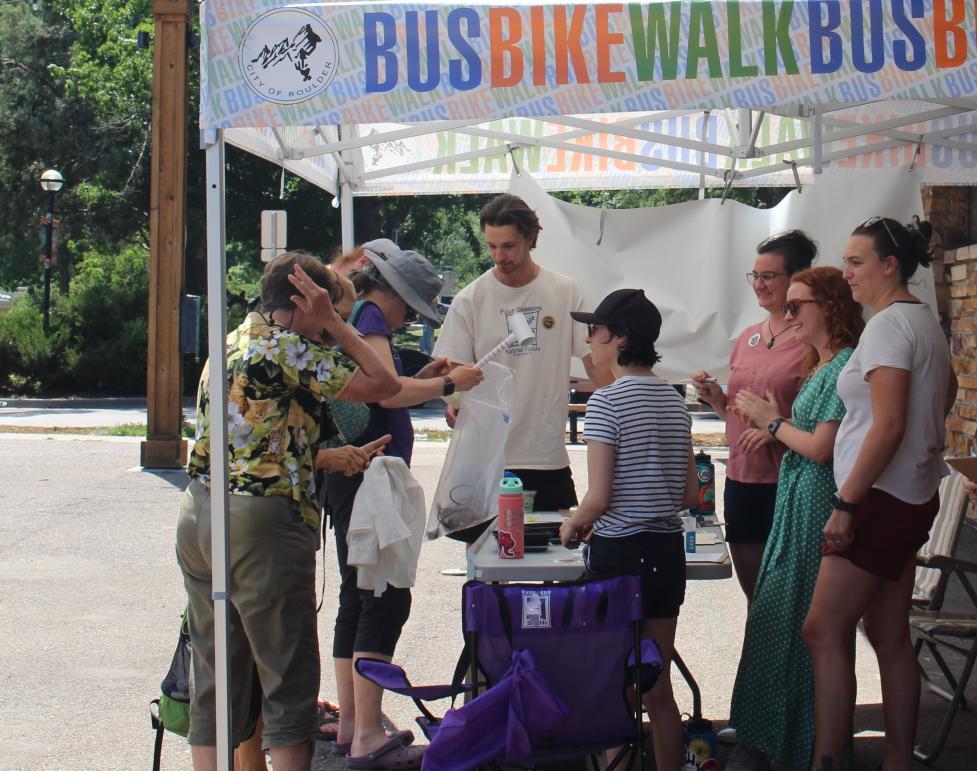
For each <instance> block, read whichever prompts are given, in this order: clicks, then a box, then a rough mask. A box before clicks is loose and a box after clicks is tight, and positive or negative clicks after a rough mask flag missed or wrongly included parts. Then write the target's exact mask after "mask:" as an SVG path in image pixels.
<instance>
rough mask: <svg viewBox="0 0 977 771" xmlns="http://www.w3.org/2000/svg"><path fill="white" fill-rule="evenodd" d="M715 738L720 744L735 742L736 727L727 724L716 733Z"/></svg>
mask: <svg viewBox="0 0 977 771" xmlns="http://www.w3.org/2000/svg"><path fill="white" fill-rule="evenodd" d="M716 739H717V740H718V741H719V743H720V744H736V741H737V739H736V729H735V728H733V726H731V725H728V726H726V727H725V728H723V729H722V730H721V731H720V732H719V733H717V734H716Z"/></svg>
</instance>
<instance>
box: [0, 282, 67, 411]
mask: <svg viewBox="0 0 977 771" xmlns="http://www.w3.org/2000/svg"><path fill="white" fill-rule="evenodd" d="M56 358H57V357H56V355H55V352H54V347H53V345H52V343H51V338H50V337H48V336H47V335H45V334H44V320H43V316H42V314H41V311H40V310H39V309H38V308H36V307H35V306H34V304H33V303H32V301H31V299H30V298H29V297H21V298H18V299H17V300H15V301H14V304H13V307H12V308H11V309H10V311H9V312H7V313H4V314H2V315H0V388H3V389H10V390H12V391H26V392H36V391H38V390H40V389H41V388H42V386H43V384H44V383H45V382H46V381H47V379H48V376H49V375H50V374H51V372H52V370H56V369H57V368H58V365H57V364H56Z"/></svg>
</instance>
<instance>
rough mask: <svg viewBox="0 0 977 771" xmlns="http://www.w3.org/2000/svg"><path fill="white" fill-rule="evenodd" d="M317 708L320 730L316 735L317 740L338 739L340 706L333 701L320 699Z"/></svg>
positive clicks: (331, 740) (328, 740)
mask: <svg viewBox="0 0 977 771" xmlns="http://www.w3.org/2000/svg"><path fill="white" fill-rule="evenodd" d="M316 709H317V711H318V713H319V730H318V731H317V732H316V735H315V738H316V741H319V742H334V741H336V738H337V736H338V735H339V707H337V706H336V705H335V704H333V703H332V702H331V701H327V700H326V699H320V700H319V702H318V706H317V708H316ZM323 729H325V730H323Z"/></svg>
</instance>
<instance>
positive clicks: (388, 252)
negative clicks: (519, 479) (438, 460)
mask: <svg viewBox="0 0 977 771" xmlns="http://www.w3.org/2000/svg"><path fill="white" fill-rule="evenodd" d="M362 248H363V253H364V255H365V257H366V258H367V259H368V260H369V262H370V265H369V267H367V268H365V269H364V270H362V271H360V272H357V273H353V274H351V275H350V279H351V280H352V282H353V285H354V286H355V287H356V290H357V304H356V307H355V308H354V309H353V312H352V315H351V317H350V320H351V323H352V324H353V326H354V327H355V328H356V329H357V330H358V331H359V332H360V334H361V335H363V339H364V340H365V341H366V344H367V345H368V346H369V347H370V348H371V349H373V350H374V351H375V352H376V353H377V355H379V357H380V358H381V360H382V361H383V362H384V363H385V364H386V366H387V368H388V370H389V371H391V372H394V371H395V372H396V373H397V375H398V377H397V381H398V383H399V384H400V392H399V393H398V394H397V395H396V396H395V397H392V398H390V399H384V400H382V401H380V402H379V403H378V404H375V405H371V419H370V425H369V427H368V428H367V430H366V433H364V434H363V436H362V437H360V438H359V439H358V440H357V443H359V444H369V443H371V442H373V441H374V440H378V439H382V438H384V437H385V436H386V435H390V437H391V438H390V440H389V442H388V443H387V445H386V448H385V449H384V453H385V454H386V455H388V456H395V457H398V458H402V459H403V460H404V462H405V463H407V465H410V461H411V451H412V450H413V446H414V429H413V427H412V425H411V419H410V411H409V410H408V407H411V406H413V405H415V404H423V403H424V402H426V401H429V400H431V399H436V398H438V397H441V396H447V395H448V394H450V393H452V392H454V391H455V390H458V391H467V390H469V389H470V388H473V387H474V386H476V385H477V384H478V383H480V382H481V381H482V378H483V374H482V371H481V370H480V369H478V368H477V367H475V366H473V365H465V366H460V367H456V368H454V369H453V370H451V377H447V375H446V374H445V373H446V372H447V371H448V368H449V367H448V361H447V359H441V360H435V361H433V362H432V363H431V364H429V365H427V366H426V367H424V368H423V369H422V370H421V371H420V372H418V373H417V376H416V377H413V378H410V377H404V375H403V367H402V366H401V363H400V357H399V356H398V355H397V351H396V350H395V349H394V347H393V345H392V343H391V338H392V336H393V333H394V331H395V330H397V329H400V328H401V327H403V326H404V325H406V324H408V323H410V322H411V321H412V320H414V319H416V317H417V314H420V315H421V316H423V317H424V318H425V319H427V320H428V321H429V322H431V323H432V324H434V325H435V326H440V325H441V318H440V317H439V316H438V314H437V311H436V310H435V309H434V307H433V305H432V302H433V301H434V300H435V299H436V298H437V294H438V292H439V291H440V290H441V279H440V278H439V277H438V274H437V272H436V271H435V270H434V266H432V265H431V263H430V262H428V260H427V259H425V258H424V257H423V256H422V255H420V254H418V253H417V252H413V251H407V250H401V249H400V247H398V246H397V244H395V243H394V242H393V241H390V240H389V239H386V238H379V239H376V240H374V241H369V242H367V243H365V244H363V246H362ZM362 482H363V474H362V473H357V474H353V475H352V476H346V475H345V474H344V473H330V474H329V476H328V479H327V483H326V506H327V508H328V510H329V512H330V514H331V515H332V522H333V526H334V527H335V529H336V553H337V557H338V559H339V573H340V578H341V584H340V592H339V609H338V611H337V614H336V627H335V634H334V636H333V662H334V665H335V670H336V685H337V689H338V692H339V707H340V709H339V725H338V728H337V733H336V743H335V745H334V748H333V752H334V753H335V754H338V755H346V756H347V760H346V763H347V765H348V766H349V768H358V769H361V768H420V765H421V759H422V755H423V749H422V748H420V747H413V746H409V745H410V744H411V742H413V740H414V735H413V734H412V733H411V732H410V731H399V732H395V733H393V734H391V735H388V734H387V733H386V731H385V729H384V726H383V721H382V712H381V696H382V690H381V689H380V687H379V686H378V685H375V684H374V683H372V682H370V681H368V680H366V679H364V678H362V677H360V676H359V675H358V674H356V673H355V672H354V670H353V662H354V661H355V660H356V659H358V658H379V659H383V660H385V661H389V660H390V659H391V657H392V656H393V653H394V648H395V646H396V644H397V641H398V640H399V639H400V633H401V630H402V629H403V626H404V624H405V623H406V621H407V618H408V615H409V614H410V605H411V593H410V589H403V588H397V587H393V586H389V585H388V586H387V589H386V591H385V592H384V593H383V594H382V595H381V596H380V597H374V595H373V592H372V591H360V590H359V589H358V588H357V585H356V568H353V567H350V566H349V565H348V564H347V553H348V548H347V543H346V536H347V533H348V531H349V523H350V517H351V515H352V511H353V500H354V498H355V497H356V492H357V490H358V489H359V487H360V485H361V484H362Z"/></svg>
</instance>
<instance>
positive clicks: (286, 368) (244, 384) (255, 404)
mask: <svg viewBox="0 0 977 771" xmlns="http://www.w3.org/2000/svg"><path fill="white" fill-rule="evenodd" d="M354 368H355V365H354V364H353V362H352V361H351V360H350V359H349V358H348V357H346V356H344V355H343V354H341V353H338V352H336V351H333V350H330V349H328V348H325V347H323V346H322V345H320V344H318V343H315V342H313V341H311V340H309V339H308V338H305V337H302V336H301V335H298V334H295V333H294V332H289V331H288V330H285V329H282V328H281V327H278V326H274V325H269V324H268V323H267V321H266V320H265V319H264V317H262V315H261V314H259V313H251V314H249V315H248V316H247V318H245V319H244V321H243V322H242V324H241V326H239V327H238V328H237V329H235V330H234V331H233V332H231V333H230V334H229V335H228V336H227V369H228V373H227V374H228V382H229V393H228V400H227V432H228V447H227V453H228V466H229V469H228V472H229V476H228V479H229V489H230V492H231V493H232V494H234V495H261V496H265V495H287V496H289V497H290V498H291V499H292V502H293V503H294V506H295V508H296V510H297V512H298V514H299V515H300V516H301V518H302V521H303V522H305V524H307V525H308V526H309V527H311V528H313V529H318V527H319V517H320V514H319V506H318V502H317V500H316V489H315V468H314V453H315V451H316V449H317V445H318V443H319V429H320V426H319V423H320V419H321V415H322V402H323V399H325V398H326V397H334V396H335V395H336V394H338V393H339V392H340V391H341V390H342V389H343V387H344V386H345V385H346V383H347V382H349V379H350V378H351V377H352V376H353V371H354ZM209 375H210V362H209V361H208V363H207V364H206V365H205V366H204V371H203V373H201V375H200V386H199V389H198V391H197V436H196V443H195V444H194V448H193V452H192V453H191V455H190V462H189V465H188V471H189V473H190V476H191V477H192V478H196V479H198V480H200V481H201V482H204V483H206V484H209V483H210V478H209V477H210V425H211V424H210V403H209V401H210V399H209V394H208V390H207V389H208V384H209V381H210V377H209Z"/></svg>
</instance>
